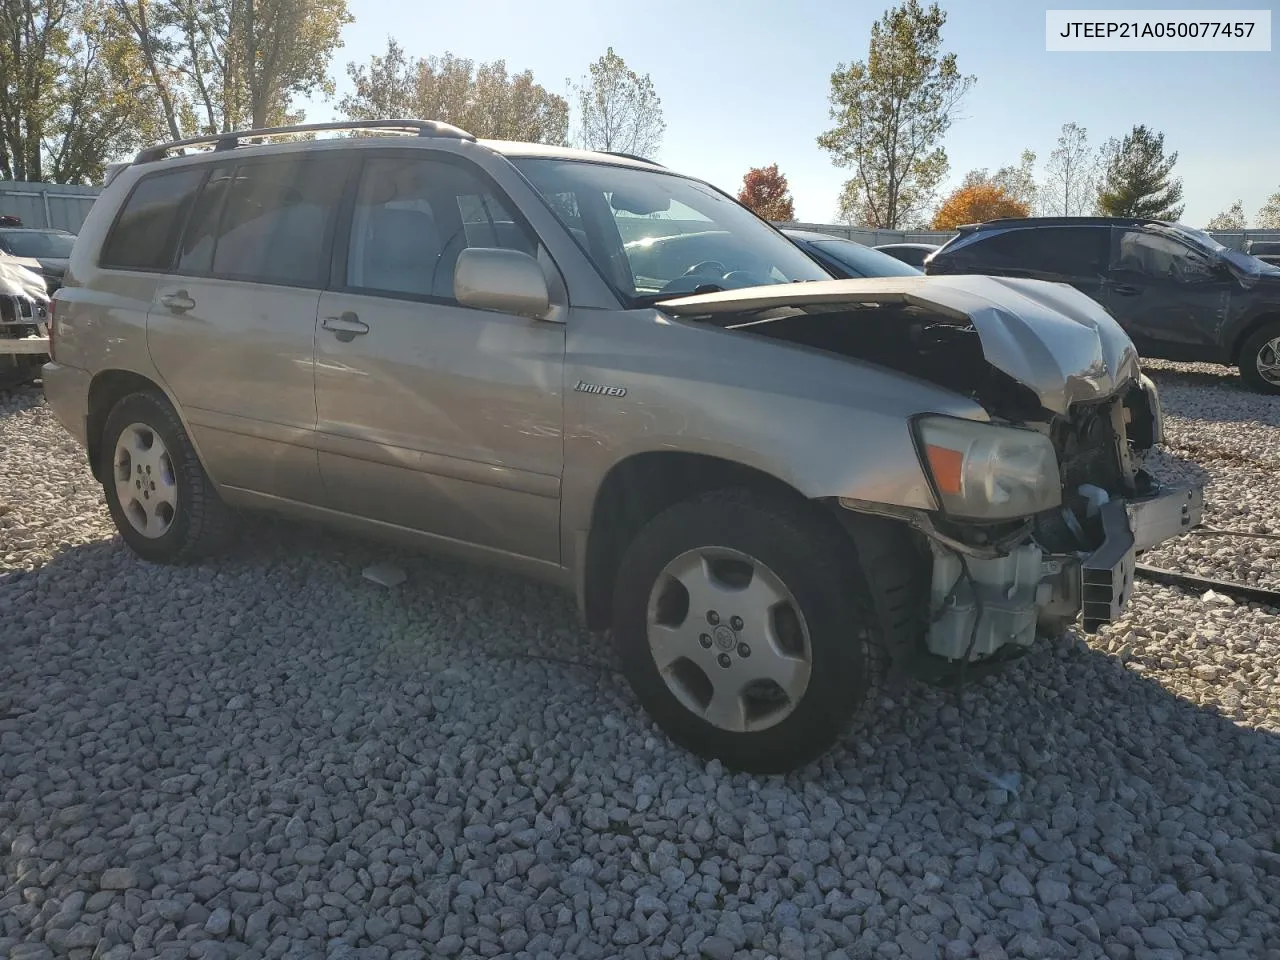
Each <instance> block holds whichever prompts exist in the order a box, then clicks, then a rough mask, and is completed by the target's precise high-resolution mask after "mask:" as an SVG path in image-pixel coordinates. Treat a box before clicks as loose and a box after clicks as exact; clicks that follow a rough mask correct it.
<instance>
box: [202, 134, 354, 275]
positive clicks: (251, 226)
mask: <svg viewBox="0 0 1280 960" xmlns="http://www.w3.org/2000/svg"><path fill="white" fill-rule="evenodd" d="M346 167H347V160H346V158H345V157H344V156H323V157H315V156H311V157H306V156H296V157H283V158H281V159H279V160H270V161H266V162H251V163H246V164H243V165H241V166H239V167H237V168H236V170H235V173H234V176H232V175H231V172H230V169H229V168H228V167H220V168H216V169H215V170H214V171H213V175H212V176H211V178H210V181H209V186H208V188H207V189H206V191H205V193H204V194H202V196H201V202H200V208H199V210H198V211H197V214H198V216H197V217H194V218H193V219H192V223H191V228H190V229H189V230H188V231H187V235H186V237H185V238H184V241H183V249H182V260H181V264H180V267H179V269H180V271H181V272H187V273H193V274H211V275H213V276H216V277H223V278H226V279H234V280H247V281H250V282H257V283H278V284H285V285H289V286H307V287H321V286H324V285H325V282H326V281H327V279H328V270H329V261H328V257H327V251H328V245H329V241H330V238H331V235H332V232H333V225H334V222H335V220H336V219H337V215H338V205H339V201H340V199H341V196H342V190H343V182H344V178H345V174H346Z"/></svg>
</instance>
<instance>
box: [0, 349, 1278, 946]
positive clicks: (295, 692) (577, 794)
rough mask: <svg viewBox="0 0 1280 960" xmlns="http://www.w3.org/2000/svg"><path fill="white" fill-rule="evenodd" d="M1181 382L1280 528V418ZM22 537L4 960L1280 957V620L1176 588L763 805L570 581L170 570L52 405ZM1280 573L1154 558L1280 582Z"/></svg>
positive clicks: (1232, 519) (10, 499) (417, 573)
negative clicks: (613, 638) (644, 679)
mask: <svg viewBox="0 0 1280 960" xmlns="http://www.w3.org/2000/svg"><path fill="white" fill-rule="evenodd" d="M1153 366H1155V367H1157V368H1158V369H1157V370H1156V372H1155V376H1156V377H1157V378H1158V380H1159V383H1160V385H1161V387H1162V390H1163V396H1164V398H1165V401H1166V406H1167V408H1168V411H1169V414H1170V431H1169V432H1170V441H1171V444H1172V447H1173V451H1174V453H1176V454H1179V455H1182V456H1192V457H1194V458H1195V459H1196V460H1198V461H1199V462H1200V463H1201V464H1202V466H1203V469H1204V470H1205V471H1206V472H1207V474H1208V476H1209V478H1210V487H1209V491H1208V496H1209V499H1210V504H1209V510H1208V518H1207V522H1208V523H1210V524H1212V525H1215V526H1223V527H1230V528H1232V529H1241V528H1248V529H1256V530H1260V531H1270V532H1280V514H1278V513H1277V510H1278V509H1280V508H1277V505H1276V504H1277V496H1276V493H1277V489H1278V483H1280V481H1277V480H1276V471H1275V466H1276V464H1277V461H1280V401H1278V400H1269V399H1263V398H1261V397H1257V396H1255V395H1251V394H1247V393H1244V392H1243V391H1242V390H1241V389H1240V388H1239V386H1238V381H1237V380H1236V378H1235V377H1234V376H1233V375H1232V374H1230V373H1229V372H1226V371H1223V370H1222V369H1220V368H1216V367H1204V368H1196V367H1189V366H1181V367H1175V366H1172V365H1153ZM1163 469H1169V470H1174V469H1176V465H1173V464H1170V463H1166V464H1165V465H1164V466H1163ZM0 513H2V514H3V516H0V957H4V956H8V957H12V958H36V957H50V956H59V957H62V956H66V957H74V958H90V957H93V958H109V960H117V958H124V957H130V958H134V957H138V958H145V957H157V956H158V957H165V958H169V957H172V958H175V960H176V958H179V957H187V956H190V957H203V958H223V957H369V958H391V957H395V958H408V957H421V956H432V957H436V956H441V957H452V956H485V957H492V956H509V957H538V958H544V957H547V958H562V957H570V956H577V957H605V956H616V957H623V958H632V957H635V958H640V957H668V958H671V957H696V956H706V957H712V958H728V957H783V958H798V957H837V958H839V957H848V958H856V957H884V958H891V957H906V958H935V957H942V958H946V960H953V958H961V957H983V958H999V957H1006V956H1007V957H1018V956H1021V957H1028V958H1036V957H1072V958H1074V957H1109V958H1112V960H1123V958H1134V960H1139V958H1151V960H1163V958H1173V957H1223V958H1227V957H1233V958H1241V960H1245V958H1248V960H1256V958H1278V957H1280V816H1278V815H1280V694H1278V693H1277V691H1278V690H1280V681H1278V680H1277V676H1276V664H1277V651H1278V650H1280V629H1278V628H1277V621H1276V618H1275V614H1274V611H1272V610H1268V609H1266V608H1262V607H1260V606H1257V605H1254V604H1248V605H1246V604H1231V603H1224V602H1218V601H1214V600H1212V599H1211V600H1210V601H1208V602H1205V601H1202V599H1201V598H1200V597H1198V596H1195V595H1192V594H1188V593H1184V592H1180V591H1178V590H1174V589H1170V588H1166V587H1160V586H1155V585H1152V584H1149V583H1140V584H1139V585H1138V587H1137V590H1136V593H1135V597H1134V601H1133V607H1132V611H1131V613H1130V614H1129V616H1128V617H1127V619H1126V620H1125V621H1123V622H1121V623H1117V624H1113V625H1111V626H1110V627H1108V628H1107V629H1106V630H1105V631H1104V632H1103V633H1101V634H1100V635H1098V636H1096V637H1091V638H1089V639H1088V641H1087V642H1084V641H1082V640H1081V639H1080V638H1079V637H1078V636H1076V635H1074V634H1068V636H1067V637H1065V638H1064V639H1063V640H1062V641H1060V642H1059V643H1057V644H1056V645H1051V646H1046V648H1045V649H1043V650H1040V651H1038V652H1037V653H1036V654H1033V655H1032V656H1030V657H1028V658H1026V659H1025V660H1024V661H1022V662H1021V663H1019V664H1017V665H1016V666H1014V667H1013V668H1012V669H1010V670H1008V671H1007V672H1005V673H1004V674H1002V675H1000V676H999V677H993V678H986V679H984V680H981V681H979V682H976V683H974V684H973V685H972V687H971V688H970V689H969V690H968V691H967V692H965V694H964V695H963V696H962V697H960V698H958V699H957V698H956V697H955V696H954V695H952V694H948V693H942V692H939V691H935V690H931V689H927V688H922V687H917V686H911V687H909V688H907V689H903V690H897V691H894V692H892V693H891V694H889V695H888V698H887V701H886V704H885V706H886V710H885V712H884V715H883V719H882V720H881V721H880V722H879V723H878V724H877V725H876V726H875V727H874V728H872V729H871V730H869V731H867V732H866V733H865V734H864V735H862V736H861V737H859V738H857V739H856V740H855V741H853V742H851V743H850V744H849V746H848V748H847V749H845V750H840V751H837V752H836V753H834V754H833V755H831V756H830V757H829V758H827V759H826V760H825V761H824V762H823V763H822V764H821V765H820V766H818V767H817V768H815V769H811V770H809V771H807V772H805V773H804V774H797V775H794V776H791V777H785V778H783V777H777V778H754V777H749V776H745V775H731V774H728V773H726V772H725V771H723V770H721V769H720V768H719V766H718V765H717V764H715V763H712V764H702V763H700V762H697V761H695V760H694V759H692V758H691V757H689V756H688V755H686V754H684V753H682V752H680V751H679V750H677V749H675V748H673V747H670V746H668V744H667V743H666V741H665V740H664V739H663V737H662V736H661V735H660V734H659V733H658V732H657V731H656V730H655V729H654V728H653V727H651V726H650V725H649V724H648V723H647V722H646V721H645V720H644V718H643V716H642V715H641V713H640V712H639V709H638V708H637V707H636V706H635V704H634V703H633V701H632V700H631V697H630V695H629V693H628V691H627V688H626V687H625V685H624V683H623V681H622V680H621V679H620V678H619V677H618V676H617V675H616V673H615V671H614V664H613V661H612V658H611V655H610V653H609V652H608V650H607V649H606V648H605V647H604V646H603V645H602V644H601V643H600V641H599V640H597V639H595V638H593V637H591V636H589V635H587V634H585V633H583V632H582V631H581V630H580V629H579V628H578V626H577V625H576V622H575V619H574V615H573V610H572V605H571V601H570V600H569V599H568V598H567V597H563V596H561V595H559V594H557V593H554V592H551V591H548V590H546V589H544V588H542V587H539V586H534V585H531V584H528V583H525V582H523V581H520V580H516V579H514V578H510V577H505V576H502V575H498V574H493V573H487V572H478V571H474V570H469V569H467V568H465V567H463V566H461V565H453V564H450V563H447V562H442V561H438V560H430V559H427V558H423V557H415V556H412V555H408V554H403V553H398V552H395V551H388V550H386V549H385V548H383V547H380V546H376V545H371V544H365V543H361V542H358V541H353V540H348V539H343V538H339V537H336V536H332V535H329V534H325V533H321V532H316V531H310V530H304V529H300V528H298V527H295V526H292V525H286V524H283V523H271V522H264V523H262V524H261V525H259V526H258V527H256V531H257V533H258V534H259V535H257V536H255V537H254V539H253V542H252V543H246V544H244V545H242V546H241V547H239V548H238V549H237V551H236V552H235V553H234V554H233V555H232V556H229V557H227V558H226V559H224V560H222V561H220V562H218V563H216V564H210V565H208V566H206V567H205V568H202V569H187V570H183V569H169V568H162V567H154V566H148V565H146V564H144V563H142V562H140V561H139V560H137V559H135V558H134V557H133V556H132V555H131V554H130V553H128V552H127V551H126V549H125V548H124V547H123V545H122V544H121V542H120V541H119V539H118V538H116V537H115V536H114V534H113V530H112V527H111V525H110V522H109V520H108V517H107V512H106V510H105V508H104V507H103V505H102V499H101V491H100V490H99V489H98V488H97V487H96V486H95V484H94V483H93V481H92V479H91V477H90V475H89V472H88V470H87V468H86V467H85V466H84V465H83V462H82V459H81V454H80V451H79V449H78V448H77V447H76V446H75V445H74V444H73V442H72V441H71V440H70V439H69V438H67V437H66V436H65V435H64V433H63V432H62V431H61V429H60V427H59V426H58V425H57V423H56V421H55V420H54V419H53V417H52V416H51V415H50V413H49V412H48V410H47V409H46V408H45V407H44V405H43V402H42V400H41V398H40V394H39V392H38V390H30V389H28V390H24V391H20V392H17V393H15V394H11V395H8V396H7V397H6V396H0ZM1278 545H1280V541H1275V542H1272V541H1266V540H1253V541H1242V540H1239V539H1226V538H1221V537H1190V538H1186V539H1185V540H1183V541H1182V542H1180V543H1178V544H1177V545H1174V546H1169V547H1165V548H1163V549H1162V550H1160V551H1159V552H1158V554H1153V555H1151V556H1150V557H1148V558H1147V559H1149V561H1150V562H1152V563H1154V564H1157V565H1160V566H1166V567H1172V568H1176V569H1183V570H1193V571H1201V572H1205V573H1211V574H1213V575H1216V576H1221V577H1224V578H1232V579H1244V580H1248V581H1250V582H1257V583H1266V584H1269V585H1272V586H1277V585H1280V584H1277V583H1276V580H1277V576H1278V575H1277V573H1276V569H1277V564H1276V562H1275V561H1276V559H1277V557H1278V556H1280V550H1278V549H1277V546H1278ZM383 559H391V560H393V561H394V562H396V563H398V564H400V565H401V566H402V567H403V568H404V569H405V571H406V572H407V574H408V579H407V581H406V582H405V583H404V584H402V585H400V586H397V587H393V588H390V589H388V588H385V587H381V586H378V585H376V584H373V583H370V582H368V581H365V580H362V579H361V577H360V571H361V570H362V569H363V567H364V566H365V565H367V564H368V563H371V562H374V561H377V560H383Z"/></svg>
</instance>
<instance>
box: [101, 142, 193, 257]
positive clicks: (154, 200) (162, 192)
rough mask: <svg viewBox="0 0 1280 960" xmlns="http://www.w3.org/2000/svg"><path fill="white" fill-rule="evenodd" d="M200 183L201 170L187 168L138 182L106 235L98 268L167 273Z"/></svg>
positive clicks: (145, 178)
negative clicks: (162, 271) (163, 271)
mask: <svg viewBox="0 0 1280 960" xmlns="http://www.w3.org/2000/svg"><path fill="white" fill-rule="evenodd" d="M203 179H204V168H203V167H187V168H185V169H182V170H173V171H170V172H168V173H156V174H151V175H150V176H146V177H143V178H142V179H141V180H139V181H138V183H137V185H136V186H135V187H134V188H133V192H132V193H131V194H130V195H129V199H128V200H126V201H125V204H124V208H123V209H122V210H121V211H120V215H119V216H118V217H117V218H116V222H115V224H114V225H113V226H112V227H111V232H110V233H108V234H107V239H106V242H105V243H104V244H103V246H102V254H101V256H100V257H99V259H98V265H99V266H101V267H107V268H114V269H117V270H168V269H169V267H170V266H171V265H172V263H173V248H174V246H175V244H176V243H177V240H178V233H179V231H181V230H182V225H183V223H184V222H185V220H186V218H187V211H188V210H190V209H191V204H192V202H193V201H194V200H195V196H196V190H197V189H199V187H200V181H201V180H203Z"/></svg>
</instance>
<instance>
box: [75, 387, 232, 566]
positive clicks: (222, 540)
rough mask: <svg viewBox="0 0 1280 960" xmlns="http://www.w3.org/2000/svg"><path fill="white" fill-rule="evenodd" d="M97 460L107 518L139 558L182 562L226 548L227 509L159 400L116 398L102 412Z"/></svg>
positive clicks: (169, 408)
mask: <svg viewBox="0 0 1280 960" xmlns="http://www.w3.org/2000/svg"><path fill="white" fill-rule="evenodd" d="M100 456H101V457H102V462H101V465H100V471H99V472H100V475H101V477H102V478H103V481H102V487H103V492H104V494H105V495H106V500H107V508H108V509H109V510H110V512H111V519H112V520H113V521H114V522H115V525H116V529H117V530H119V531H120V535H121V536H122V537H123V538H124V541H125V542H126V543H127V544H128V545H129V546H130V547H131V548H132V549H133V551H134V552H135V553H137V554H138V555H139V556H141V557H142V558H143V559H146V560H151V561H153V562H157V563H182V562H186V561H191V560H198V559H202V558H204V557H207V556H210V555H212V554H214V553H217V552H218V551H220V550H221V549H223V548H224V547H225V546H226V545H227V544H228V542H229V541H230V539H231V536H232V532H233V518H232V515H231V511H230V510H229V509H228V508H227V506H226V505H225V504H224V503H223V502H222V500H221V498H219V497H218V495H217V493H216V492H215V491H214V489H213V484H212V482H211V481H210V480H209V475H208V474H207V473H205V470H204V467H203V466H202V465H201V464H200V460H199V458H198V457H197V456H196V452H195V448H194V447H193V446H192V445H191V441H190V439H189V438H188V437H187V433H186V431H185V430H184V429H183V427H182V421H181V420H180V419H179V418H178V414H177V412H176V411H174V409H173V407H172V406H170V404H169V402H168V400H167V399H165V398H164V397H163V396H161V395H160V394H158V393H153V392H141V393H132V394H129V395H128V396H126V397H124V398H123V399H121V400H120V401H119V402H118V403H117V404H116V405H115V406H114V407H113V408H112V410H111V413H109V414H108V415H107V422H106V425H105V427H104V429H103V437H102V450H101V454H100Z"/></svg>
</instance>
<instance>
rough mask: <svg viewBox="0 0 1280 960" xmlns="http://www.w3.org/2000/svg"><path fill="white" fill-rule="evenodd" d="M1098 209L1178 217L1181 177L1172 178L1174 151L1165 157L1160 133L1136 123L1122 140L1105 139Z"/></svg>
mask: <svg viewBox="0 0 1280 960" xmlns="http://www.w3.org/2000/svg"><path fill="white" fill-rule="evenodd" d="M1103 154H1104V156H1105V157H1106V166H1105V170H1106V172H1105V175H1104V177H1103V182H1102V187H1101V189H1100V191H1099V193H1098V208H1099V210H1101V212H1102V213H1103V215H1105V216H1109V217H1149V218H1151V219H1153V220H1177V219H1178V218H1179V217H1180V216H1182V211H1183V209H1184V205H1183V204H1182V203H1181V200H1182V179H1181V178H1180V177H1178V178H1174V177H1172V173H1173V167H1174V164H1175V163H1177V162H1178V153H1177V151H1174V152H1173V153H1171V154H1169V155H1168V156H1165V152H1164V134H1163V133H1157V132H1156V131H1154V130H1151V129H1148V128H1147V127H1146V126H1145V125H1143V124H1137V125H1135V126H1134V128H1133V130H1132V131H1131V132H1130V133H1128V134H1126V135H1125V137H1124V139H1123V140H1120V141H1116V140H1115V139H1114V138H1112V139H1111V140H1109V141H1107V145H1106V147H1105V148H1104V151H1103Z"/></svg>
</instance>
